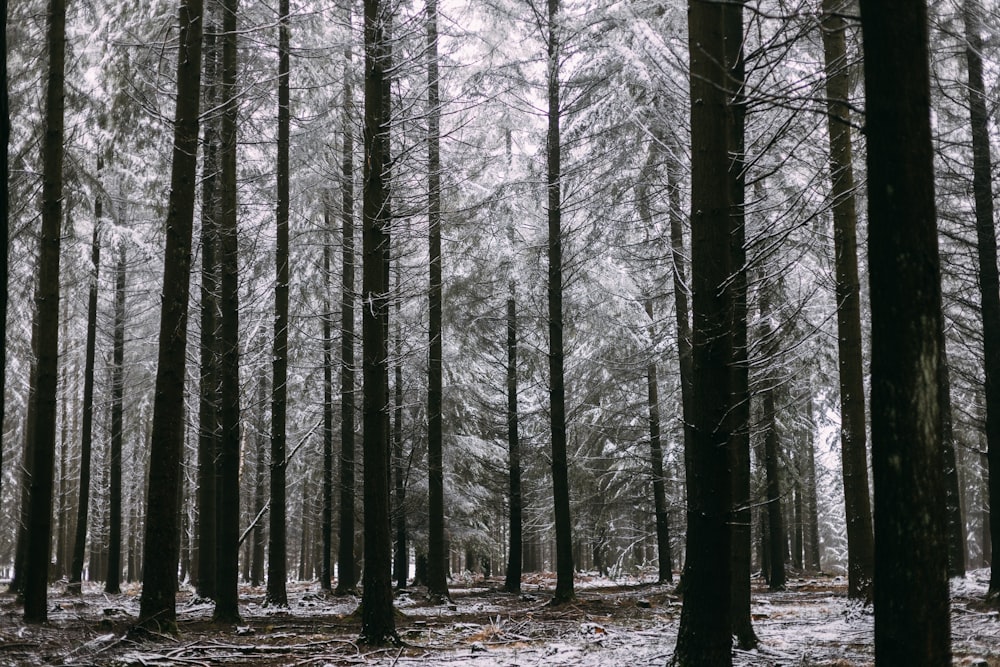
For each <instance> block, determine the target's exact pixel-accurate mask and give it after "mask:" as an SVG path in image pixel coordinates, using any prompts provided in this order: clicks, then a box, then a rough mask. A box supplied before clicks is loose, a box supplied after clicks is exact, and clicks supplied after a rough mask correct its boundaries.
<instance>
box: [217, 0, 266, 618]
mask: <svg viewBox="0 0 1000 667" xmlns="http://www.w3.org/2000/svg"><path fill="white" fill-rule="evenodd" d="M238 7H239V2H238V0H224V1H223V3H222V10H223V11H222V15H223V18H222V32H223V37H222V86H221V88H222V127H221V131H220V144H219V155H220V158H221V163H222V165H221V173H220V176H221V180H220V182H219V190H220V195H221V211H220V216H219V227H218V231H219V278H220V279H219V308H220V312H221V322H220V326H219V345H220V348H221V354H220V364H219V372H220V381H219V385H220V408H219V417H220V422H221V427H222V432H221V438H220V440H219V456H218V470H217V474H218V480H219V490H218V493H219V495H218V503H219V507H218V515H217V516H218V524H217V526H216V530H217V535H216V539H217V541H218V547H217V549H218V550H217V554H218V560H217V562H216V564H215V567H216V582H215V583H216V591H215V593H216V597H215V612H214V613H213V615H212V618H213V620H214V621H215V622H217V623H238V622H239V620H240V610H239V599H238V593H237V588H236V585H237V580H238V579H239V556H240V553H239V549H240V544H239V521H240V519H239V517H240V480H239V470H240V340H239V331H240V322H239V289H238V282H237V271H238V270H239V257H238V253H239V246H238V244H237V238H236V234H237V232H236V219H237V211H236V188H237V181H236V148H237V146H236V122H237V118H238V116H239V100H238V98H237V95H236V70H237V58H238V52H237V47H238V40H237V33H236V27H237V22H236V19H237V15H238ZM272 511H273V508H272Z"/></svg>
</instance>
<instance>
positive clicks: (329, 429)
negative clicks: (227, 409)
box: [319, 197, 333, 591]
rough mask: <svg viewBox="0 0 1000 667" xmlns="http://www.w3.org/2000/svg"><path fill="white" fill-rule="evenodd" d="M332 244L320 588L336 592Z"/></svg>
mask: <svg viewBox="0 0 1000 667" xmlns="http://www.w3.org/2000/svg"><path fill="white" fill-rule="evenodd" d="M323 229H324V230H326V231H328V232H329V231H330V201H329V199H328V198H327V197H324V198H323ZM331 252H332V251H331V248H330V242H329V240H328V239H327V238H324V241H323V324H322V327H323V333H322V335H323V515H322V519H321V523H322V526H321V531H322V540H323V543H322V545H321V546H320V570H319V585H320V588H321V589H323V590H324V591H331V590H333V573H332V572H331V565H332V554H333V325H332V319H333V313H332V312H331V309H330V293H331V292H332V291H333V290H332V286H331V285H330V254H331Z"/></svg>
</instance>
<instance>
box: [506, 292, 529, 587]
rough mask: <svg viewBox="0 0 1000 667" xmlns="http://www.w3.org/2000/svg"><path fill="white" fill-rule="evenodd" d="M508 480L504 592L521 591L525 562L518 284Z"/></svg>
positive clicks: (510, 314) (513, 304) (510, 335)
mask: <svg viewBox="0 0 1000 667" xmlns="http://www.w3.org/2000/svg"><path fill="white" fill-rule="evenodd" d="M507 294H508V296H507V457H508V458H507V476H508V489H509V493H510V516H509V517H508V520H509V523H510V526H509V535H508V537H509V544H508V548H507V575H506V577H505V578H504V587H503V588H504V590H505V591H507V592H508V593H518V592H520V591H521V573H522V569H523V558H524V553H523V551H524V533H523V530H524V529H523V522H522V513H523V511H524V510H523V505H522V503H523V499H522V495H521V439H520V434H519V432H518V421H519V420H518V410H517V301H516V299H515V286H514V281H513V280H511V281H510V282H509V283H508V285H507Z"/></svg>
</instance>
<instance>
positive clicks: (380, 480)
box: [361, 0, 398, 645]
mask: <svg viewBox="0 0 1000 667" xmlns="http://www.w3.org/2000/svg"><path fill="white" fill-rule="evenodd" d="M389 12H390V8H389V6H388V5H387V3H384V2H382V1H381V0H365V33H364V34H365V116H364V117H365V130H364V147H365V161H364V207H363V208H364V211H363V218H364V225H363V252H364V260H363V272H362V283H363V285H362V298H363V299H364V303H365V304H367V305H366V307H365V308H364V310H363V315H362V318H361V325H362V331H361V337H362V347H363V365H362V370H363V378H364V391H363V400H364V405H363V426H364V482H365V484H364V489H365V490H364V505H365V518H364V538H365V539H364V542H365V544H364V580H363V582H362V591H363V595H362V599H361V637H362V639H363V640H364V642H365V643H368V644H372V645H380V644H384V643H386V642H390V641H391V642H395V641H398V637H397V635H396V619H395V616H394V610H393V605H392V557H391V551H392V536H391V534H390V530H389V520H390V508H389V434H388V433H387V429H386V426H387V417H388V410H389V401H388V398H389V381H388V380H389V365H388V356H389V346H388V340H387V338H388V323H389V284H388V282H389V281H388V272H387V271H386V267H387V256H388V251H389V226H390V220H389V218H388V210H387V204H388V202H389V183H388V179H387V176H388V170H389V167H390V164H389V128H390V113H389V112H390V110H389V102H390V97H389V85H390V81H391V80H390V74H389V68H390V66H391V51H390V48H391V47H390V45H389V43H388V40H387V35H386V31H385V28H386V24H387V23H388V20H389V18H390V17H389V15H388V14H389Z"/></svg>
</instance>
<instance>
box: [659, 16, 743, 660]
mask: <svg viewBox="0 0 1000 667" xmlns="http://www.w3.org/2000/svg"><path fill="white" fill-rule="evenodd" d="M724 17H725V10H724V6H723V5H721V4H718V3H714V2H700V1H699V0H692V1H691V2H690V3H689V4H688V40H689V42H688V48H689V54H690V87H691V100H692V106H691V145H692V147H693V150H692V156H691V285H692V313H693V319H694V322H693V324H694V326H693V327H692V332H691V333H692V341H691V342H692V377H691V388H692V400H691V404H690V408H691V414H690V416H689V418H690V423H691V432H690V441H689V443H688V444H689V445H690V448H689V451H688V452H687V453H686V455H685V459H686V462H687V467H688V469H687V489H688V501H687V525H688V534H687V558H686V563H685V569H684V606H683V608H682V611H681V621H680V628H679V630H678V634H677V646H676V649H675V652H674V657H673V663H674V665H677V666H678V667H683V666H686V665H706V664H710V665H729V664H732V655H731V651H730V647H731V643H732V641H731V632H732V625H731V620H730V618H731V617H730V605H729V604H727V603H725V602H723V603H722V604H721V605H720V604H719V601H720V600H722V601H726V600H729V597H730V594H731V590H730V586H731V571H730V570H731V564H730V555H729V554H730V545H731V542H732V535H731V531H730V527H729V518H730V516H731V512H732V480H731V478H730V475H729V470H728V467H729V453H728V447H727V445H728V442H729V437H730V415H729V411H730V408H731V405H730V402H731V398H730V389H731V378H732V372H731V364H732V361H733V332H732V322H733V298H732V287H731V285H730V276H732V274H733V271H734V270H735V269H736V268H737V267H734V266H733V259H732V249H731V245H730V243H731V241H730V236H731V225H732V222H731V220H730V216H731V214H732V206H731V202H730V198H731V197H730V193H731V192H732V185H731V182H730V178H729V163H730V154H729V151H730V146H729V138H730V137H731V128H730V126H729V125H730V122H731V118H732V117H731V116H728V114H727V104H728V94H727V93H726V89H727V79H728V69H727V66H726V53H727V52H726V44H725V40H724V34H723V32H724V22H723V19H724Z"/></svg>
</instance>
